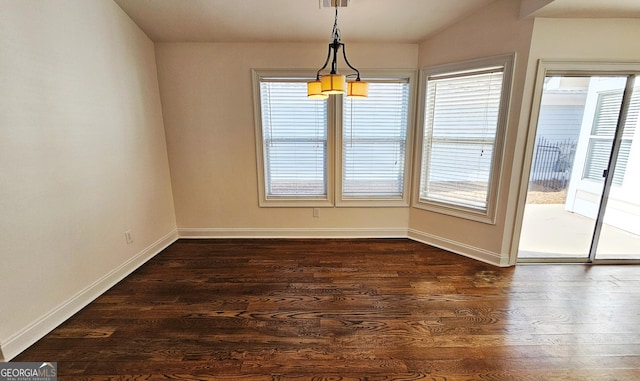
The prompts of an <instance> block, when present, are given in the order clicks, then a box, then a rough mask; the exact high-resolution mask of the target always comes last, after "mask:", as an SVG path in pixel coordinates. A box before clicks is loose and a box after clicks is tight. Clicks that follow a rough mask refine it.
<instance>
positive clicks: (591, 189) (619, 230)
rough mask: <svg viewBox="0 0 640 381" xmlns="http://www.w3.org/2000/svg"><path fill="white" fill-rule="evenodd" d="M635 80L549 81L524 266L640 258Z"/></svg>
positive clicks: (521, 254)
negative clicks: (530, 262)
mask: <svg viewBox="0 0 640 381" xmlns="http://www.w3.org/2000/svg"><path fill="white" fill-rule="evenodd" d="M634 81H635V77H634V76H632V75H616V76H597V75H583V74H581V75H571V74H566V73H563V74H562V75H552V74H548V75H547V76H546V77H545V80H544V87H543V90H542V96H541V102H540V110H539V114H538V122H537V129H536V140H535V147H534V152H533V157H532V163H531V172H530V177H529V188H528V192H527V201H526V205H525V210H524V218H523V225H522V232H521V237H520V245H519V251H518V258H519V260H520V261H540V260H556V261H576V262H587V261H591V262H593V261H597V260H625V259H640V197H638V195H640V138H636V136H638V135H637V134H638V131H640V127H638V121H639V119H640V118H638V113H639V111H640V87H637V86H634ZM634 88H635V90H636V91H635V92H634Z"/></svg>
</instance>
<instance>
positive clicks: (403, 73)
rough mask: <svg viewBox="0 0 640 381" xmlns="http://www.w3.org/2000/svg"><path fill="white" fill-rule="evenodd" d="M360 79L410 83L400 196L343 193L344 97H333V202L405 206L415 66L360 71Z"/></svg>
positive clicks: (409, 163) (406, 205) (411, 144)
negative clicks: (334, 182)
mask: <svg viewBox="0 0 640 381" xmlns="http://www.w3.org/2000/svg"><path fill="white" fill-rule="evenodd" d="M361 77H362V80H364V81H369V82H376V81H379V82H385V81H387V82H398V81H407V83H408V84H409V98H408V102H409V104H408V110H407V112H408V115H407V126H406V147H405V159H404V184H403V192H402V196H345V195H344V194H343V192H342V179H343V175H344V174H343V162H342V158H343V154H342V142H343V140H342V137H343V132H344V126H343V120H344V118H343V114H342V112H343V110H344V104H343V102H344V101H345V98H344V97H336V107H335V110H336V116H335V122H336V126H337V128H336V144H335V151H336V158H335V162H336V171H335V179H336V189H335V194H336V206H337V207H363V206H366V207H408V206H409V199H410V196H411V190H410V189H411V177H412V176H411V165H412V158H413V152H412V151H413V136H414V134H413V132H414V130H415V129H414V128H413V126H414V125H415V103H416V102H415V99H416V93H417V91H416V80H417V71H416V70H414V69H388V70H368V71H367V72H366V73H364V74H362V75H361Z"/></svg>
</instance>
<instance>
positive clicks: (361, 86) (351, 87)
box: [347, 81, 369, 98]
mask: <svg viewBox="0 0 640 381" xmlns="http://www.w3.org/2000/svg"><path fill="white" fill-rule="evenodd" d="M347 96H348V97H353V98H366V97H367V96H369V84H368V83H367V82H362V81H350V82H347Z"/></svg>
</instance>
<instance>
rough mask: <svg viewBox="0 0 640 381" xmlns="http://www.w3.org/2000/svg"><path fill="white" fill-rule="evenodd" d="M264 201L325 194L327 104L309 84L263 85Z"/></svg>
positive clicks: (261, 94) (278, 83)
mask: <svg viewBox="0 0 640 381" xmlns="http://www.w3.org/2000/svg"><path fill="white" fill-rule="evenodd" d="M260 103H261V116H262V142H263V155H264V160H263V162H264V177H265V179H264V181H265V193H266V197H267V198H269V197H272V198H273V197H282V196H284V197H325V196H326V195H327V101H324V100H313V99H308V98H307V84H306V82H278V81H266V80H262V81H261V82H260Z"/></svg>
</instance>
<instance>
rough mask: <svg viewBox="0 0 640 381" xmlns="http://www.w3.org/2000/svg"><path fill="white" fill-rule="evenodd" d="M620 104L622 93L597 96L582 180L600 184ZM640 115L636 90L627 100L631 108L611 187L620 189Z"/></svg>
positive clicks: (638, 95)
mask: <svg viewBox="0 0 640 381" xmlns="http://www.w3.org/2000/svg"><path fill="white" fill-rule="evenodd" d="M621 104H622V91H609V92H602V93H600V94H598V104H597V106H596V113H595V117H594V120H593V128H592V129H591V136H590V137H589V148H588V152H587V160H586V163H585V167H584V174H583V178H584V179H590V180H594V181H598V182H604V177H603V173H604V171H605V170H606V169H607V168H608V166H609V156H610V155H611V147H612V146H613V138H614V135H615V132H616V127H617V125H618V114H619V113H620V105H621ZM639 113H640V87H636V88H635V89H634V91H633V95H632V96H631V104H630V105H629V111H628V112H627V121H626V123H625V127H624V132H623V135H622V142H621V144H620V152H619V153H618V160H617V161H616V168H615V172H614V174H613V184H614V185H622V183H623V181H624V177H625V173H626V170H627V163H628V161H629V154H630V153H631V144H632V143H633V136H634V134H635V128H636V125H637V124H638V114H639Z"/></svg>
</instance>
